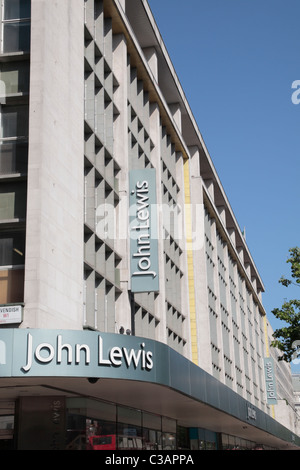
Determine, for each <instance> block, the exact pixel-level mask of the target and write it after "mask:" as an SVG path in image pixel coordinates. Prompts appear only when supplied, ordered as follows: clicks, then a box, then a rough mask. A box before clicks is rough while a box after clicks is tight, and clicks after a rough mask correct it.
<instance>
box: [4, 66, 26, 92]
mask: <svg viewBox="0 0 300 470" xmlns="http://www.w3.org/2000/svg"><path fill="white" fill-rule="evenodd" d="M0 81H1V82H2V86H3V85H4V86H3V88H4V89H3V90H1V91H3V94H5V95H9V94H13V93H28V91H29V62H25V61H23V62H5V63H2V64H1V65H0Z"/></svg>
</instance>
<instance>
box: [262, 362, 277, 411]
mask: <svg viewBox="0 0 300 470" xmlns="http://www.w3.org/2000/svg"><path fill="white" fill-rule="evenodd" d="M264 366H265V381H266V393H267V403H268V404H269V405H276V404H277V393H276V382H275V371H274V361H273V359H272V358H271V357H265V359H264Z"/></svg>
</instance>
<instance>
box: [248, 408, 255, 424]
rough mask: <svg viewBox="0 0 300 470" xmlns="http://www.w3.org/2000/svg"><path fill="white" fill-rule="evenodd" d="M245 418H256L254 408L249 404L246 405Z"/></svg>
mask: <svg viewBox="0 0 300 470" xmlns="http://www.w3.org/2000/svg"><path fill="white" fill-rule="evenodd" d="M247 419H252V420H254V421H255V420H256V410H255V409H254V408H252V407H251V406H250V405H248V406H247Z"/></svg>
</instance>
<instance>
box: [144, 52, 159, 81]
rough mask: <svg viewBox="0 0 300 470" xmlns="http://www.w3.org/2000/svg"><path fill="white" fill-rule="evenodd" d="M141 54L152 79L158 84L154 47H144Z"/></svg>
mask: <svg viewBox="0 0 300 470" xmlns="http://www.w3.org/2000/svg"><path fill="white" fill-rule="evenodd" d="M143 52H144V55H145V58H146V60H147V62H148V65H149V67H150V69H151V72H152V73H153V77H154V79H155V81H156V82H158V62H157V54H156V50H155V47H146V48H145V49H143Z"/></svg>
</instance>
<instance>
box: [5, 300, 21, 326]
mask: <svg viewBox="0 0 300 470" xmlns="http://www.w3.org/2000/svg"><path fill="white" fill-rule="evenodd" d="M21 322H22V306H21V305H3V306H1V307H0V325H3V324H13V323H21Z"/></svg>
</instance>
